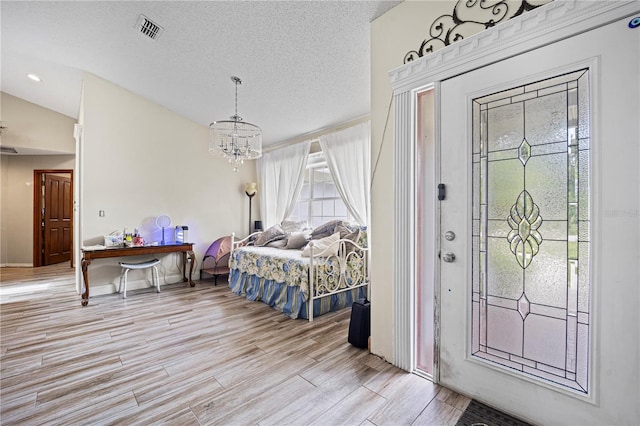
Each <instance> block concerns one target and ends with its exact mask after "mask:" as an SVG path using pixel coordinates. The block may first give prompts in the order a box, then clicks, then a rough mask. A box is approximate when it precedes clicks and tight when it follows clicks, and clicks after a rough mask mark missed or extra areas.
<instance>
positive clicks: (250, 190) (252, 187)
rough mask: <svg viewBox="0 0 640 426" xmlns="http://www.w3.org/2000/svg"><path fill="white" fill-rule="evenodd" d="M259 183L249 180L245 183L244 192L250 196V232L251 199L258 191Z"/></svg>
mask: <svg viewBox="0 0 640 426" xmlns="http://www.w3.org/2000/svg"><path fill="white" fill-rule="evenodd" d="M257 186H258V185H257V184H256V183H255V182H249V183H245V184H244V193H245V194H247V197H249V234H251V200H252V199H253V197H254V196H255V195H256V194H257V193H258V188H257Z"/></svg>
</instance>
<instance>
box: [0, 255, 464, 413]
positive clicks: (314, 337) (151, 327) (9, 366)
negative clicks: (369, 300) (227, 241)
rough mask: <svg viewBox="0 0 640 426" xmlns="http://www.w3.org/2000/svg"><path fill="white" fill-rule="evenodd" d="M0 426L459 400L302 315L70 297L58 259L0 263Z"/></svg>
mask: <svg viewBox="0 0 640 426" xmlns="http://www.w3.org/2000/svg"><path fill="white" fill-rule="evenodd" d="M0 274H1V275H0V278H1V279H0V283H1V285H0V302H1V304H0V320H1V322H0V368H1V372H0V373H1V374H0V397H1V412H0V423H1V424H2V425H3V426H7V425H41V424H55V425H106V424H121V425H136V424H140V425H142V424H144V425H147V424H174V425H256V424H260V425H272V424H275V425H303V424H304V425H306V424H317V425H372V424H374V425H412V424H415V425H453V424H455V423H456V421H457V419H458V418H459V417H460V415H461V414H462V412H463V411H464V409H465V408H466V406H467V405H468V404H469V399H468V398H466V397H463V396H460V395H457V394H455V393H453V392H451V391H449V390H448V389H445V388H443V387H440V386H438V385H434V384H433V383H431V382H430V381H428V380H425V379H423V378H421V377H418V376H416V375H413V374H408V373H406V372H404V371H402V370H400V369H398V368H395V367H393V366H392V365H391V364H389V363H387V362H385V361H384V360H382V359H380V358H379V357H376V356H374V355H371V354H369V353H368V352H367V351H366V350H362V349H357V348H355V347H353V346H351V345H350V344H348V343H347V330H348V325H349V316H350V309H348V308H347V309H344V310H342V311H339V312H336V313H331V314H327V315H324V316H321V317H319V318H317V319H316V320H315V321H314V322H312V323H309V322H307V321H303V320H292V319H290V318H288V317H286V316H284V315H283V314H281V313H279V312H276V311H274V310H273V309H271V308H269V307H268V306H267V305H265V304H263V303H260V302H250V301H247V300H246V299H244V298H242V297H239V296H237V295H235V294H233V293H232V292H231V291H230V290H229V289H228V288H227V287H226V283H225V282H224V281H222V282H221V281H220V280H219V283H218V286H217V287H214V286H213V283H212V282H210V281H206V282H198V283H197V285H196V287H194V288H191V287H189V286H188V284H184V283H177V284H169V285H166V286H163V287H162V292H161V293H156V292H155V291H154V289H152V288H149V289H144V290H137V291H130V292H128V294H127V296H128V297H127V299H126V300H123V299H122V298H121V296H120V295H107V296H98V297H94V298H91V300H90V302H89V306H87V307H82V306H81V305H80V296H78V295H77V294H76V292H75V289H74V287H75V284H74V274H73V270H72V269H70V268H69V265H68V263H65V264H60V265H53V266H48V267H42V268H1V269H0Z"/></svg>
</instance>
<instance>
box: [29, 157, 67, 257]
mask: <svg viewBox="0 0 640 426" xmlns="http://www.w3.org/2000/svg"><path fill="white" fill-rule="evenodd" d="M33 182H34V188H33V266H34V267H38V266H47V265H53V264H57V263H62V262H66V261H69V265H70V267H73V170H69V169H62V170H34V171H33Z"/></svg>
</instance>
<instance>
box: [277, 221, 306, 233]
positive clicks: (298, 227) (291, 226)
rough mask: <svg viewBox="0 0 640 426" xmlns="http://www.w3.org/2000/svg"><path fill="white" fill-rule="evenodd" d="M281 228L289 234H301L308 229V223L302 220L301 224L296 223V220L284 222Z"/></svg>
mask: <svg viewBox="0 0 640 426" xmlns="http://www.w3.org/2000/svg"><path fill="white" fill-rule="evenodd" d="M280 226H281V227H282V229H283V230H284V231H285V232H287V233H291V232H300V231H304V230H305V229H307V221H306V220H301V221H299V222H296V221H294V220H283V221H282V223H281V224H280Z"/></svg>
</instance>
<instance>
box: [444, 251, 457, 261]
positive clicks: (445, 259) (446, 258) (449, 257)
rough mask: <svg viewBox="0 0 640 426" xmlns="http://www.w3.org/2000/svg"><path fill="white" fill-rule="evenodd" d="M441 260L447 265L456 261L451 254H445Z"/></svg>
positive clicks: (454, 256)
mask: <svg viewBox="0 0 640 426" xmlns="http://www.w3.org/2000/svg"><path fill="white" fill-rule="evenodd" d="M442 260H444V261H445V262H447V263H451V262H453V261H454V260H456V255H455V254H453V253H445V254H443V255H442Z"/></svg>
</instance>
